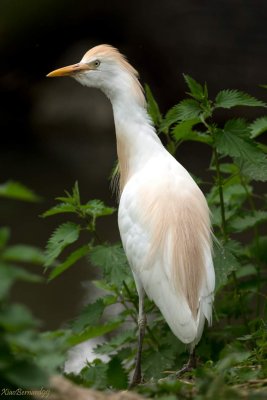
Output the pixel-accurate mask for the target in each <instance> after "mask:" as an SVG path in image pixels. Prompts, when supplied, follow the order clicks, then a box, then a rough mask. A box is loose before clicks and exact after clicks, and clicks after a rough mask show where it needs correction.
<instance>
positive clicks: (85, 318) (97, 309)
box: [72, 299, 106, 333]
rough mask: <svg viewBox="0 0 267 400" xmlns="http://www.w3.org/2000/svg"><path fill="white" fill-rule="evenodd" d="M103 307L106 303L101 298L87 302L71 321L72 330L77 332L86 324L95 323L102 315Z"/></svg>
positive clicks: (91, 324) (86, 325)
mask: <svg viewBox="0 0 267 400" xmlns="http://www.w3.org/2000/svg"><path fill="white" fill-rule="evenodd" d="M105 308H106V304H105V303H104V301H103V299H97V300H96V301H95V302H94V303H91V304H87V306H85V307H84V308H83V310H82V311H81V313H80V315H79V317H78V318H76V319H75V320H74V322H73V323H72V330H73V332H75V333H77V332H80V331H82V330H83V329H84V328H86V327H88V326H94V325H96V324H97V323H98V322H99V319H100V318H101V317H102V315H103V312H104V310H105Z"/></svg>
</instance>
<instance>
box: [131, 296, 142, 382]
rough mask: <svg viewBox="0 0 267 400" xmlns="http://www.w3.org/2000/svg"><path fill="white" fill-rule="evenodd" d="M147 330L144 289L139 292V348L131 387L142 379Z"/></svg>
mask: <svg viewBox="0 0 267 400" xmlns="http://www.w3.org/2000/svg"><path fill="white" fill-rule="evenodd" d="M145 330H146V315H145V311H144V291H142V293H139V315H138V348H137V356H136V361H135V369H134V373H133V377H132V380H131V383H130V386H129V387H130V388H132V387H133V386H135V385H138V383H141V381H142V375H141V357H142V346H143V339H144V336H145Z"/></svg>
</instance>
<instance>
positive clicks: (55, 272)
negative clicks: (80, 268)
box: [49, 244, 91, 281]
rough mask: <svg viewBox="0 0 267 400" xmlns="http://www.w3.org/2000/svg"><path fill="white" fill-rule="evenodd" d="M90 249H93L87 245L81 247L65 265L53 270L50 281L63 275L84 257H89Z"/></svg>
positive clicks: (71, 255)
mask: <svg viewBox="0 0 267 400" xmlns="http://www.w3.org/2000/svg"><path fill="white" fill-rule="evenodd" d="M90 249H91V247H90V245H89V244H86V245H84V246H81V247H79V248H78V249H77V250H75V251H73V252H72V253H71V254H70V255H69V256H68V257H67V259H66V260H65V261H64V262H63V263H61V264H59V265H57V266H56V267H55V268H54V269H53V270H52V272H51V273H50V275H49V281H51V280H52V279H54V278H56V277H58V276H59V275H61V274H62V273H63V272H64V271H66V270H67V269H69V268H70V267H72V266H73V265H74V264H75V263H76V262H77V261H78V260H80V259H81V258H82V257H85V256H87V255H88V253H89V252H90Z"/></svg>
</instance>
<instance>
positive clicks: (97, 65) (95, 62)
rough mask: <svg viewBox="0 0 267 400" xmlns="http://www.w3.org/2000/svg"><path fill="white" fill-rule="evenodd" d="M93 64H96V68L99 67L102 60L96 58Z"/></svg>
mask: <svg viewBox="0 0 267 400" xmlns="http://www.w3.org/2000/svg"><path fill="white" fill-rule="evenodd" d="M93 65H94V67H95V68H97V67H99V65H100V61H99V60H95V61H94V62H93Z"/></svg>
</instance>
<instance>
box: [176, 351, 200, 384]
mask: <svg viewBox="0 0 267 400" xmlns="http://www.w3.org/2000/svg"><path fill="white" fill-rule="evenodd" d="M196 366H197V358H196V351H195V349H193V351H191V352H190V354H189V359H188V361H187V363H186V364H185V365H184V366H183V367H182V368H181V369H180V370H179V371H177V372H176V374H175V375H176V378H180V377H181V376H182V375H183V374H184V373H186V372H190V371H192V369H194V368H196Z"/></svg>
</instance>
